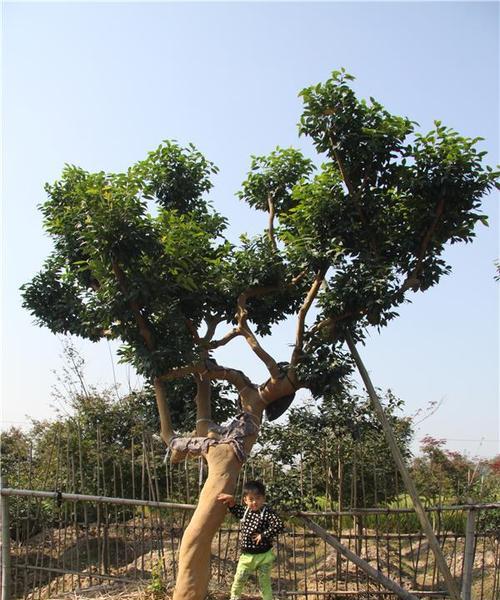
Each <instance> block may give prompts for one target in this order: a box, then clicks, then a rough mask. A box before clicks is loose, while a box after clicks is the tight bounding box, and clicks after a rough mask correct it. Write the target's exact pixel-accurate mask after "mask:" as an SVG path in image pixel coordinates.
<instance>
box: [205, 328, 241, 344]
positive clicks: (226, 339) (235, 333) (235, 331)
mask: <svg viewBox="0 0 500 600" xmlns="http://www.w3.org/2000/svg"><path fill="white" fill-rule="evenodd" d="M239 335H242V333H241V331H240V329H239V328H238V327H234V328H233V329H231V331H229V332H228V333H226V335H225V336H224V337H222V338H221V339H220V340H214V341H213V342H210V344H209V346H208V347H209V349H210V350H215V349H216V348H220V347H221V346H225V345H226V344H227V343H228V342H230V341H231V340H232V339H234V338H235V337H238V336H239Z"/></svg>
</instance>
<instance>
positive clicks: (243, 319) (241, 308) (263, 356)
mask: <svg viewBox="0 0 500 600" xmlns="http://www.w3.org/2000/svg"><path fill="white" fill-rule="evenodd" d="M276 289H278V288H276V287H272V288H269V287H262V288H250V289H248V290H246V291H245V292H243V293H242V294H240V295H239V297H238V309H237V311H236V318H237V320H238V327H237V329H238V330H239V332H240V335H242V336H243V337H244V338H245V340H246V341H247V343H248V345H249V346H250V348H251V349H252V350H253V352H254V353H255V354H256V355H257V356H258V357H259V358H260V360H261V361H262V362H263V363H264V364H265V365H266V367H267V370H268V371H269V374H270V375H271V378H272V379H279V377H280V373H281V372H280V368H279V367H278V364H277V362H276V361H275V360H274V358H273V357H272V356H271V355H270V354H268V353H267V352H266V351H265V350H264V348H262V346H261V345H260V344H259V342H258V340H257V338H256V337H255V335H254V333H253V331H252V330H251V329H250V326H249V325H248V311H247V300H248V298H255V297H257V296H263V295H264V294H267V293H269V292H270V291H275V290H276Z"/></svg>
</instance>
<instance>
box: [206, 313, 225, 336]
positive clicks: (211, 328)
mask: <svg viewBox="0 0 500 600" xmlns="http://www.w3.org/2000/svg"><path fill="white" fill-rule="evenodd" d="M221 320H222V319H221V318H220V316H219V315H213V316H212V317H211V318H210V319H208V320H207V332H206V333H205V335H204V336H203V341H204V342H210V340H211V339H212V338H213V337H214V334H215V330H216V329H217V325H218V324H219V323H220V322H221Z"/></svg>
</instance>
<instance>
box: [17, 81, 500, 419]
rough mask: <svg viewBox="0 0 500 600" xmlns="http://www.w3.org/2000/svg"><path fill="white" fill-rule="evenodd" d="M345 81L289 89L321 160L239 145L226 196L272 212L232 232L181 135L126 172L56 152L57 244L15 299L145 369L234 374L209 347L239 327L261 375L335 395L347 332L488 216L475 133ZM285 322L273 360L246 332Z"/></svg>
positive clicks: (440, 264) (205, 169)
mask: <svg viewBox="0 0 500 600" xmlns="http://www.w3.org/2000/svg"><path fill="white" fill-rule="evenodd" d="M353 79H354V78H353V77H352V76H351V75H349V74H348V73H346V72H345V71H343V70H341V71H335V72H333V73H332V75H331V77H330V79H328V80H327V81H326V82H325V83H322V84H318V85H315V86H312V87H309V88H306V89H304V90H302V92H301V93H300V96H301V98H302V100H303V104H304V108H303V113H302V116H301V119H300V124H299V132H300V134H301V135H305V136H308V137H310V138H311V140H312V141H313V144H314V146H315V148H316V150H317V153H318V161H317V163H318V164H315V163H313V162H312V161H311V160H309V159H308V158H306V157H304V156H303V155H302V154H301V152H299V151H298V150H295V149H293V148H280V147H277V148H276V149H275V150H274V151H272V152H271V153H270V154H269V155H268V156H254V157H252V159H251V164H250V172H249V174H248V177H247V179H246V180H245V181H244V182H243V184H242V188H241V191H240V192H239V197H240V198H241V199H242V200H244V201H245V202H247V203H248V204H249V205H250V206H251V207H252V208H254V209H256V210H260V211H264V212H266V213H267V214H268V225H267V229H266V230H265V231H263V232H262V233H261V235H258V236H255V237H252V238H250V237H247V236H245V235H243V236H242V237H241V241H240V243H239V244H232V243H230V242H229V241H228V240H227V239H226V238H225V237H224V235H225V229H226V226H227V220H226V218H225V216H224V215H221V214H219V213H218V212H217V211H216V210H215V209H214V208H213V206H212V204H211V203H210V201H209V200H208V197H207V193H208V192H209V191H210V189H211V187H212V183H211V181H210V177H211V175H213V174H214V173H216V171H217V168H216V167H215V165H213V164H212V163H211V162H210V161H209V160H207V159H206V158H205V157H204V156H203V155H202V154H201V153H200V152H199V151H198V150H197V149H196V148H195V147H194V146H193V145H191V144H190V145H187V146H185V147H183V146H182V145H180V144H178V143H176V142H173V141H165V142H163V143H162V144H161V145H160V146H159V147H158V148H157V149H156V150H154V151H153V152H150V153H149V154H148V156H147V157H146V158H145V159H144V160H142V161H139V162H138V163H136V164H135V165H133V166H131V167H130V168H129V169H128V170H127V171H126V172H124V173H105V172H98V173H89V172H87V171H85V170H84V169H82V168H80V167H77V166H73V165H66V167H65V168H64V170H63V172H62V176H61V178H60V179H59V180H58V181H56V182H54V183H53V184H48V185H47V186H46V192H47V195H48V199H47V200H46V201H45V202H44V203H43V204H42V206H41V210H42V213H43V217H44V226H45V229H46V231H47V232H48V233H49V234H50V236H51V237H52V239H53V241H54V249H53V252H52V253H51V255H50V256H49V257H48V258H47V259H46V261H45V263H44V265H43V268H42V269H41V271H40V272H39V273H38V274H37V275H36V276H35V277H34V278H33V279H32V281H31V282H29V283H27V284H26V285H24V286H23V297H24V306H25V307H26V308H27V309H29V310H30V311H31V313H32V314H33V315H34V316H35V318H36V320H37V322H38V323H39V324H40V325H43V326H46V327H48V328H50V330H51V331H53V332H54V333H62V334H74V335H78V336H81V337H83V338H86V339H89V340H91V341H97V340H99V339H101V338H108V339H117V340H120V341H121V342H122V346H121V349H120V354H121V357H122V360H124V361H126V362H129V363H131V364H133V365H134V367H135V368H136V369H137V371H138V372H139V373H141V374H142V375H144V376H145V377H146V378H148V379H155V378H156V379H157V380H161V381H163V382H165V381H170V380H172V379H179V378H181V377H185V376H187V375H192V374H200V373H203V372H206V371H210V373H215V375H214V377H216V378H219V379H226V380H227V381H230V382H233V381H234V377H232V376H231V370H229V371H228V370H226V369H224V370H222V369H219V370H217V366H216V363H213V362H210V361H209V357H210V356H211V355H212V354H213V353H214V352H215V350H216V349H217V348H219V347H221V346H222V345H225V344H228V343H230V342H231V340H233V339H234V338H235V337H237V336H243V337H244V338H245V339H246V340H247V342H248V343H249V345H250V347H251V349H252V350H253V351H254V352H255V353H256V354H257V356H258V357H259V358H261V359H262V360H263V361H264V363H265V364H266V366H267V368H268V370H269V373H270V376H271V380H272V381H277V380H282V379H283V378H284V377H285V375H286V377H287V378H288V379H289V380H290V381H291V383H292V384H293V386H292V387H293V389H294V390H295V389H298V388H300V387H304V388H307V389H309V390H310V391H311V393H312V394H313V395H314V396H316V397H320V396H323V395H324V394H329V393H333V392H335V390H336V389H338V388H339V385H341V384H342V382H343V381H344V379H345V376H346V375H347V374H348V373H349V370H350V363H349V361H348V360H347V358H346V356H345V354H344V353H343V352H342V343H343V341H344V334H345V331H346V330H349V331H350V333H351V334H352V335H353V337H354V339H355V340H361V339H363V337H364V332H365V330H366V328H367V327H368V326H377V327H382V326H385V325H386V324H387V323H388V322H389V321H390V320H391V319H393V318H394V317H396V315H397V311H398V307H399V306H400V305H401V304H402V303H403V302H405V301H406V300H407V294H408V293H409V292H410V291H412V292H419V291H425V290H426V289H428V288H429V287H431V286H433V285H435V284H436V283H437V282H438V281H439V280H440V278H441V276H443V275H445V274H447V273H449V271H450V266H449V265H448V264H447V263H446V261H445V260H444V258H443V251H444V248H445V245H446V244H448V243H451V244H453V243H456V242H470V241H471V240H472V239H473V238H474V235H475V226H476V225H477V223H486V221H487V218H486V216H485V215H484V214H482V213H481V212H480V207H481V201H482V198H483V197H484V196H485V194H487V192H488V191H489V190H490V189H492V188H493V187H494V186H495V185H497V183H496V182H497V177H498V173H497V172H495V171H493V169H492V168H491V167H489V166H485V165H484V164H483V158H484V154H485V153H484V152H481V151H479V150H478V148H477V146H478V142H479V141H480V138H474V139H470V138H467V137H462V136H460V135H459V134H458V133H457V132H455V131H454V130H452V129H450V128H448V127H446V126H444V125H443V124H442V123H441V122H439V121H436V122H435V124H434V128H433V130H432V131H430V132H428V133H421V132H419V131H418V130H417V127H418V124H417V123H415V122H414V121H412V120H410V119H409V118H406V117H401V116H397V115H393V114H391V113H390V112H388V111H387V110H386V109H385V108H384V107H383V106H382V105H381V104H379V103H378V102H377V101H376V100H374V99H373V98H370V99H369V100H364V99H358V98H357V96H356V94H355V92H354V90H353V89H352V81H353ZM313 303H315V305H316V308H317V310H316V313H315V315H316V316H315V319H314V322H312V323H308V322H307V314H308V311H309V309H310V307H311V306H312V304H313ZM290 317H294V318H296V321H297V327H296V337H295V340H294V343H293V344H292V346H293V348H292V351H291V354H290V356H289V357H288V358H287V360H286V362H285V363H284V364H278V363H277V361H276V360H275V359H274V358H272V357H271V356H269V355H268V354H267V352H266V351H265V350H264V349H263V347H262V346H261V343H260V341H258V339H257V337H256V334H257V335H259V336H261V337H264V338H265V336H267V335H270V334H271V333H272V328H273V325H275V324H277V323H279V322H281V321H283V320H285V319H287V318H290ZM224 324H225V325H226V327H227V331H226V332H225V333H224V334H223V335H222V336H221V337H220V338H218V339H216V338H215V333H216V329H217V327H218V326H219V325H221V326H223V325H224ZM254 331H255V332H254ZM231 367H233V365H231ZM228 373H229V375H228ZM171 385H172V384H171ZM287 393H290V389H288V390H287ZM215 396H216V397H219V395H218V394H217V393H216V394H215ZM278 396H279V395H278ZM171 397H172V395H171ZM181 404H182V402H181ZM170 409H171V412H173V413H175V412H176V411H178V410H182V409H181V406H177V408H175V401H174V402H173V403H172V405H171V407H170Z"/></svg>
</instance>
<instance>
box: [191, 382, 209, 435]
mask: <svg viewBox="0 0 500 600" xmlns="http://www.w3.org/2000/svg"><path fill="white" fill-rule="evenodd" d="M194 379H195V381H196V396H195V399H194V400H195V402H196V435H198V436H200V437H206V435H207V433H208V425H209V422H210V421H211V419H212V406H211V390H212V388H211V385H210V378H209V377H203V376H202V375H195V376H194Z"/></svg>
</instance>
